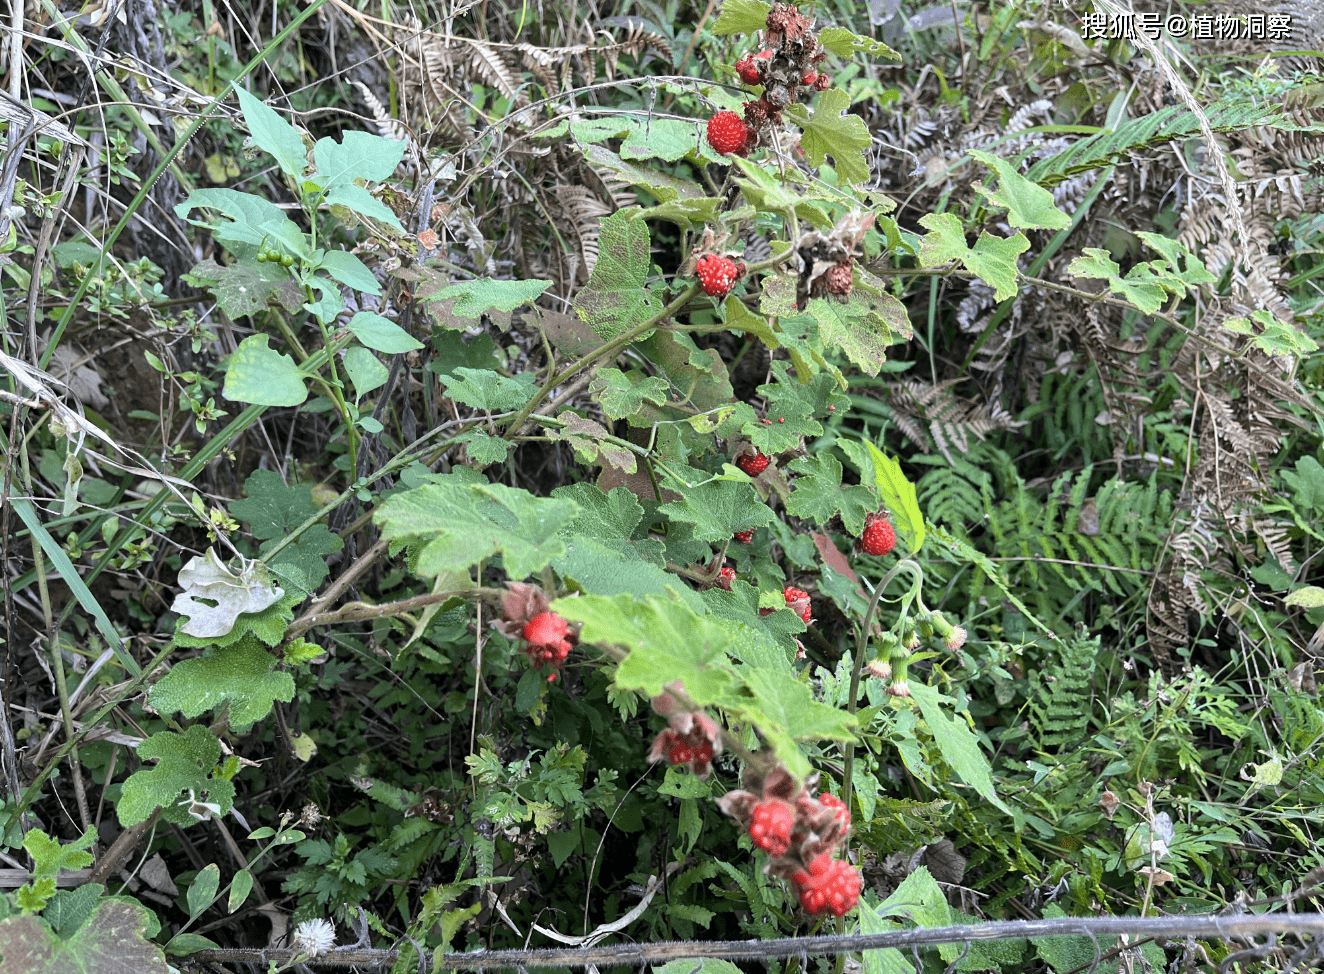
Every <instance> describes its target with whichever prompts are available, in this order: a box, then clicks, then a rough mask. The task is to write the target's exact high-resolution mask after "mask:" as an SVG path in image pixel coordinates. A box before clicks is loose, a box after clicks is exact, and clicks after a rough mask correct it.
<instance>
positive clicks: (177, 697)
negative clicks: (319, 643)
mask: <svg viewBox="0 0 1324 974" xmlns="http://www.w3.org/2000/svg"><path fill="white" fill-rule="evenodd" d="M278 662H279V660H277V659H276V658H275V657H274V656H272V655H271V653H269V652H268V651H267V649H266V647H264V646H263V645H262V644H261V643H260V642H258V640H257V639H256V638H253V637H252V636H249V637H246V638H244V639H242V640H240V641H239V642H237V643H235V644H234V645H232V646H226V647H223V648H221V649H216V650H213V651H211V652H210V653H208V654H207V655H205V656H199V657H195V658H193V659H186V660H182V661H180V662H178V663H176V664H175V665H174V666H173V667H172V668H171V670H170V672H169V673H167V674H166V675H165V676H163V677H162V678H161V679H160V680H158V681H157V682H156V684H155V685H154V686H153V687H152V689H151V691H150V692H149V693H148V695H147V702H148V703H149V704H151V705H152V707H153V708H155V709H156V710H157V711H159V712H160V713H163V714H172V713H175V712H176V711H178V712H179V713H180V714H182V715H183V716H184V717H185V719H190V720H191V719H192V718H194V717H197V716H199V715H200V714H202V713H205V712H206V711H208V710H220V709H221V708H222V707H224V706H226V705H228V706H229V708H230V726H231V728H232V729H233V730H234V731H235V732H236V733H239V734H243V733H245V732H246V731H247V730H248V729H249V728H250V727H252V726H253V725H254V724H255V723H257V722H258V721H259V720H261V719H262V718H263V717H265V716H266V715H267V714H269V713H271V708H272V707H273V706H274V705H275V701H277V700H281V701H284V702H285V703H289V702H290V701H291V700H293V699H294V678H293V677H292V676H290V674H289V673H286V672H285V671H283V670H281V671H275V668H276V664H277V663H278Z"/></svg>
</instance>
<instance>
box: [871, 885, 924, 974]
mask: <svg viewBox="0 0 1324 974" xmlns="http://www.w3.org/2000/svg"><path fill="white" fill-rule="evenodd" d="M858 909H859V911H860V933H862V934H866V935H868V934H873V933H890V932H891V931H893V930H897V929H900V928H899V927H898V926H897V925H896V924H895V923H892V922H891V921H889V920H885V919H883V918H882V917H881V916H879V911H878V910H876V909H875V908H874V907H872V906H870V905H869V903H868V902H867V901H866V900H864V899H861V900H860V902H859V906H858ZM863 960H864V965H863V971H864V974H914V972H915V965H913V964H912V963H910V961H908V960H906V959H905V958H904V957H903V956H901V951H899V950H897V949H896V948H895V947H887V948H884V949H883V950H866V951H864V956H863Z"/></svg>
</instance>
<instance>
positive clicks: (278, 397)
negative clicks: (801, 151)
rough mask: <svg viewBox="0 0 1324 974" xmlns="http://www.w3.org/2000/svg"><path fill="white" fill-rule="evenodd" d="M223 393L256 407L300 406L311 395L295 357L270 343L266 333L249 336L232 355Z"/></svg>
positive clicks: (227, 368) (229, 397)
mask: <svg viewBox="0 0 1324 974" xmlns="http://www.w3.org/2000/svg"><path fill="white" fill-rule="evenodd" d="M221 395H223V396H225V398H226V399H229V400H231V401H232V402H247V403H252V404H254V405H256V406H300V405H302V404H303V401H304V400H305V399H307V398H308V389H307V387H306V386H305V385H304V374H303V373H302V372H301V371H300V370H299V367H298V366H297V365H295V364H294V359H292V358H290V357H289V356H288V355H286V354H284V353H282V352H277V351H276V350H275V349H273V348H270V347H268V346H267V336H266V335H263V334H257V335H249V336H248V337H247V338H245V339H244V340H243V341H242V342H240V343H239V347H238V348H237V349H235V352H234V354H233V355H231V356H230V362H229V365H227V366H226V369H225V386H224V388H223V389H222V390H221Z"/></svg>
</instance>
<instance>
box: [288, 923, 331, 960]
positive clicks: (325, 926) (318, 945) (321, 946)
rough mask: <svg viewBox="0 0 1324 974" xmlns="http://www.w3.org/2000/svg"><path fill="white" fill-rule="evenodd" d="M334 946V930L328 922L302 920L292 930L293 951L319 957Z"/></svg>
mask: <svg viewBox="0 0 1324 974" xmlns="http://www.w3.org/2000/svg"><path fill="white" fill-rule="evenodd" d="M335 944H336V928H335V926H334V925H333V924H332V923H331V921H330V920H320V919H319V920H304V921H303V922H302V923H300V924H299V925H298V926H297V927H295V928H294V949H295V950H298V951H301V952H303V953H305V954H307V955H308V956H309V957H321V956H322V955H323V954H325V953H326V952H327V951H328V950H330V949H331V948H332V947H334V946H335Z"/></svg>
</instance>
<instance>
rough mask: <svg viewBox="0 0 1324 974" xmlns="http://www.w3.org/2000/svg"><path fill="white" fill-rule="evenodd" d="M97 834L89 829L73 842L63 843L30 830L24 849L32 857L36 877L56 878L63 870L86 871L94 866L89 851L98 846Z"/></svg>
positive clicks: (43, 833)
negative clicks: (85, 869) (88, 867)
mask: <svg viewBox="0 0 1324 974" xmlns="http://www.w3.org/2000/svg"><path fill="white" fill-rule="evenodd" d="M96 839H97V837H96V832H95V830H93V829H88V830H87V831H86V832H84V833H83V834H82V835H81V836H79V837H78V838H77V839H74V840H73V841H72V842H67V843H61V842H60V841H59V840H58V839H53V838H51V837H50V836H49V835H47V834H46V833H45V832H43V831H42V830H41V829H29V830H28V834H27V835H25V836H24V837H23V849H24V851H26V852H27V854H28V855H30V856H31V857H32V875H33V876H34V877H41V876H55V875H58V874H59V872H60V870H62V869H69V870H74V869H84V868H86V867H87V866H90V865H92V853H91V852H90V851H88V850H90V849H91V848H92V846H93V845H95V844H96Z"/></svg>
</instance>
